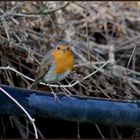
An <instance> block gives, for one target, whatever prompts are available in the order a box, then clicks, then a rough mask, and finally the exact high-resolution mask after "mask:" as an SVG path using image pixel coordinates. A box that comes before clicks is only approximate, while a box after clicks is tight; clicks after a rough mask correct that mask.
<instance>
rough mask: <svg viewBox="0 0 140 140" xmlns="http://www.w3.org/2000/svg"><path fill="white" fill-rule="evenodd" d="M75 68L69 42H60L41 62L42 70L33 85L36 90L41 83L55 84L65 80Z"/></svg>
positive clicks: (40, 69) (32, 87)
mask: <svg viewBox="0 0 140 140" xmlns="http://www.w3.org/2000/svg"><path fill="white" fill-rule="evenodd" d="M73 67H74V57H73V54H72V52H71V49H70V46H69V44H68V43H67V42H64V41H62V42H59V43H58V44H57V46H56V47H55V48H53V49H52V50H50V51H49V52H48V53H47V54H46V56H45V57H44V59H43V60H42V62H41V65H40V68H39V70H38V72H37V75H36V77H35V81H34V82H33V84H32V85H31V89H34V88H35V87H36V86H37V84H38V83H39V81H43V82H45V83H55V82H58V81H61V80H63V79H65V78H66V77H67V76H68V75H69V73H70V72H71V71H72V70H73Z"/></svg>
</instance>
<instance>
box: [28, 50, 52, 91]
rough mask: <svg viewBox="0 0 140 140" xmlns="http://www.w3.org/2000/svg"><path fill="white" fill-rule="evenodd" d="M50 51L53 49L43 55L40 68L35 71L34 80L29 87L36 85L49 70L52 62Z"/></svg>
mask: <svg viewBox="0 0 140 140" xmlns="http://www.w3.org/2000/svg"><path fill="white" fill-rule="evenodd" d="M52 51H53V49H52V50H51V51H49V52H48V53H47V54H46V55H45V57H44V59H43V60H42V62H41V65H40V68H39V70H38V72H37V75H36V77H35V81H34V82H33V84H32V85H31V87H30V88H31V89H34V88H35V87H36V86H37V84H38V82H39V81H40V80H41V79H42V78H43V77H44V76H45V74H46V73H47V72H48V70H49V68H50V65H51V64H52V62H53V58H52Z"/></svg>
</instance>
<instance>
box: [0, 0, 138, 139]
mask: <svg viewBox="0 0 140 140" xmlns="http://www.w3.org/2000/svg"><path fill="white" fill-rule="evenodd" d="M61 40H65V41H68V42H69V43H70V44H71V46H72V48H71V49H72V52H73V54H74V57H75V68H74V71H73V72H72V73H71V74H70V75H69V76H68V77H67V78H66V79H65V80H63V81H62V82H60V83H58V84H61V85H68V84H73V83H75V82H76V81H80V83H78V84H74V86H72V87H67V88H63V87H51V88H50V87H48V86H43V85H39V86H38V89H39V90H45V91H46V90H47V91H52V90H53V91H55V92H56V93H58V92H59V93H67V94H69V95H78V96H86V97H88V96H90V97H101V98H107V99H125V100H128V99H132V100H133V99H139V98H140V86H139V85H140V2H138V1H135V2H132V1H131V2H111V1H108V2H103V1H102V2H78V1H74V2H69V1H67V2H65V1H57V2H54V1H48V2H45V1H40V2H37V1H36V2H33V1H32V2H28V1H26V2H18V1H17V2H14V1H13V2H12V1H9V2H8V1H7V2H1V3H0V48H1V49H0V77H1V78H0V84H5V85H10V86H13V87H22V88H28V87H29V86H30V85H31V83H32V81H31V80H30V78H32V79H34V78H35V75H36V72H37V69H38V67H39V65H40V62H41V60H42V58H43V56H44V55H45V54H46V53H47V52H48V51H49V50H50V49H51V48H53V47H55V45H56V44H57V42H59V41H61ZM102 65H104V67H102V68H100V67H101V66H102ZM7 66H8V67H7ZM13 69H16V71H14V70H13ZM18 72H20V74H18ZM94 72H95V73H94ZM22 74H23V75H25V76H26V77H25V76H23V75H22ZM86 76H88V78H85V77H86ZM20 119H21V120H20V121H21V123H22V125H24V127H25V120H24V119H22V118H20ZM61 121H62V120H54V119H51V120H49V119H48V120H47V119H45V120H44V119H42V118H37V120H36V123H37V126H38V128H39V129H40V128H41V130H40V131H41V132H42V133H43V135H44V137H48V138H54V137H56V138H77V137H79V136H78V135H79V134H78V133H79V131H80V137H81V138H132V137H133V138H137V137H139V134H140V130H139V128H128V127H127V128H122V127H121V128H117V127H112V126H100V125H99V126H98V125H94V124H80V125H79V126H81V127H80V128H79V126H77V123H72V122H65V121H62V122H61ZM0 123H1V124H2V126H3V127H2V128H0V136H1V138H11V137H17V138H19V137H20V134H19V132H18V131H17V130H16V129H15V127H13V126H12V125H11V123H10V119H9V116H5V117H3V116H1V122H0ZM44 125H45V126H44ZM60 127H62V129H60ZM51 128H52V129H51ZM10 129H13V132H14V133H13V134H10V133H9V130H10ZM46 130H47V132H46ZM61 130H63V131H61ZM78 130H79V131H78ZM49 131H50V132H49ZM30 135H31V136H30V137H31V138H32V137H33V135H32V133H30Z"/></svg>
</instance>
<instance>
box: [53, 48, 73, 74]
mask: <svg viewBox="0 0 140 140" xmlns="http://www.w3.org/2000/svg"><path fill="white" fill-rule="evenodd" d="M53 57H54V62H55V65H56V66H55V73H56V74H63V73H64V72H66V71H67V70H70V71H71V70H72V69H73V67H74V57H73V54H72V52H71V51H70V50H69V51H66V52H63V51H61V52H60V51H54V52H53Z"/></svg>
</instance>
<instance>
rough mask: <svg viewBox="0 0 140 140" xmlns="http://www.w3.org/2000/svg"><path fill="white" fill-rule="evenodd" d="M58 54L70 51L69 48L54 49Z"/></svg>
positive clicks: (59, 46)
mask: <svg viewBox="0 0 140 140" xmlns="http://www.w3.org/2000/svg"><path fill="white" fill-rule="evenodd" d="M55 51H57V52H58V53H61V54H62V53H68V52H69V51H70V46H65V45H58V46H57V47H56V49H55Z"/></svg>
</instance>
